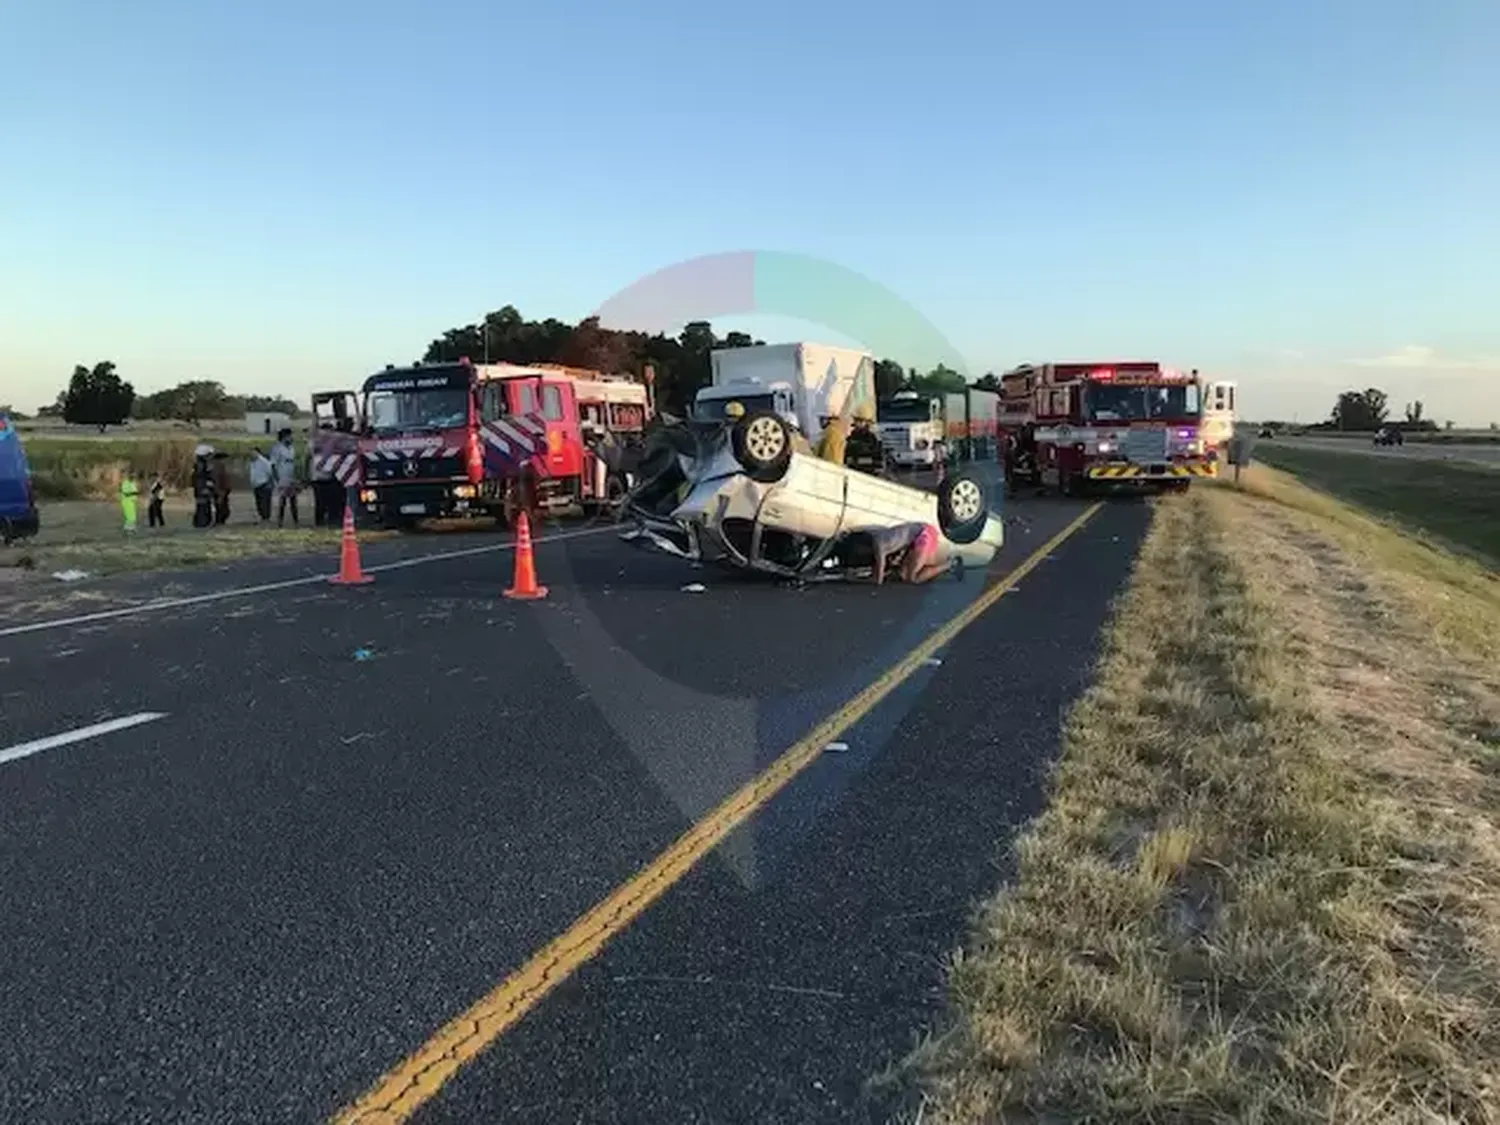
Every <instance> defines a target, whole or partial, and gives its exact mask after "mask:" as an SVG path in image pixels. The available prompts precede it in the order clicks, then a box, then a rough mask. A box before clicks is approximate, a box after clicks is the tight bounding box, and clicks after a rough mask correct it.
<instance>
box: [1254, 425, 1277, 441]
mask: <svg viewBox="0 0 1500 1125" xmlns="http://www.w3.org/2000/svg"><path fill="white" fill-rule="evenodd" d="M1256 436H1257V437H1263V438H1273V437H1275V436H1276V430H1275V428H1274V427H1272V426H1262V427H1261V428H1260V430H1259V431H1258V432H1257V433H1256Z"/></svg>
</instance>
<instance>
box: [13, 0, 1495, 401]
mask: <svg viewBox="0 0 1500 1125" xmlns="http://www.w3.org/2000/svg"><path fill="white" fill-rule="evenodd" d="M1497 52H1500V4H1495V3H1494V2H1493V0H1427V2H1425V3H1419V2H1416V0H1413V2H1411V3H1395V2H1391V0H1365V2H1363V3H1355V2H1352V0H1303V2H1302V3H1291V2H1286V0H1264V2H1259V3H1256V4H1243V5H1241V4H1209V3H1204V2H1203V0H1197V2H1195V3H1189V2H1185V0H1159V2H1150V0H1147V2H1145V3H1142V4H1136V5H1126V4H1119V3H1113V2H1104V0H1087V2H1072V3H1070V2H1066V0H1056V2H1054V3H1051V4H1025V5H1020V4H1013V3H1005V2H997V3H995V4H993V5H992V6H987V5H982V4H980V3H978V2H977V0H970V2H968V3H952V2H949V0H929V2H927V3H924V4H919V5H903V6H900V7H894V6H891V7H888V6H884V5H882V4H880V3H878V2H873V3H862V4H855V3H852V2H846V0H831V2H825V3H817V2H815V0H807V2H806V3H803V4H794V3H790V2H788V0H773V2H769V3H760V4H756V5H730V4H723V5H718V6H715V5H708V4H703V3H691V4H690V3H687V2H685V0H640V2H639V3H635V4H619V5H606V4H604V3H602V2H600V0H595V2H594V3H592V4H585V3H582V2H580V0H559V2H556V3H551V4H546V5H542V4H537V5H515V4H506V3H496V2H493V0H491V2H488V3H485V2H481V0H449V2H446V3H443V2H435V3H423V4H418V3H415V2H414V0H408V2H405V3H399V4H397V3H390V2H387V0H367V2H364V3H360V4H353V3H349V2H347V0H338V2H329V0H302V2H300V3H296V4H293V3H288V2H285V0H267V2H264V3H257V4H243V5H238V4H235V5H231V4H228V3H203V2H202V0H198V2H193V3H189V2H185V0H152V2H147V0H115V2H114V3H111V4H106V3H101V2H99V0H47V2H46V3H26V2H24V0H9V2H8V3H4V2H0V144H3V152H4V153H5V154H6V158H7V172H8V174H7V175H5V176H3V177H0V402H6V401H11V402H14V403H15V404H16V405H18V406H21V407H31V406H35V405H37V403H38V402H41V401H47V400H50V399H51V398H52V397H53V395H55V393H56V391H57V389H58V388H59V387H60V386H61V384H62V382H63V381H64V380H65V378H66V375H67V373H68V372H69V371H70V370H71V368H72V365H73V364H74V363H78V362H93V361H95V360H97V359H103V358H110V359H114V360H115V361H116V362H117V363H118V364H119V366H120V368H121V370H122V372H123V373H124V374H125V375H126V377H128V378H130V379H131V380H132V381H133V382H134V383H135V384H136V386H137V388H138V389H139V390H141V391H147V390H151V389H154V388H158V387H160V386H163V385H170V384H171V383H174V382H177V381H179V380H181V379H185V378H195V377H212V378H219V379H221V380H222V381H224V382H225V383H226V384H227V385H228V386H230V387H231V388H232V389H235V390H240V391H251V390H264V391H267V392H270V391H279V392H284V393H291V394H296V395H298V396H299V397H300V396H302V395H303V394H305V392H306V391H308V390H309V389H310V388H312V387H314V386H344V385H350V384H351V383H352V382H354V381H355V380H357V379H358V378H360V377H362V376H363V375H364V374H365V373H367V372H368V371H369V370H370V369H372V368H374V367H376V366H379V365H382V364H384V363H386V362H390V361H400V360H405V359H410V358H413V357H415V356H417V355H419V354H420V352H421V351H422V349H423V348H424V347H425V345H426V343H427V341H428V340H429V339H430V338H432V337H433V336H435V335H437V334H438V333H439V332H441V331H442V330H443V329H445V328H447V327H450V326H453V325H456V324H460V323H464V322H466V321H471V320H473V319H475V318H476V317H477V316H478V314H479V313H480V312H481V311H482V310H484V309H487V308H495V307H498V306H500V305H502V304H505V303H513V304H515V305H517V306H518V307H519V308H520V309H521V310H522V312H523V313H525V314H527V315H528V316H546V315H556V316H559V317H563V318H566V319H576V318H578V317H580V316H583V315H586V314H587V313H588V312H589V311H591V310H592V309H593V308H595V307H597V306H599V305H601V304H603V303H604V302H605V301H606V300H607V299H608V298H609V297H610V296H611V294H613V293H616V292H618V291H619V290H621V289H622V288H624V287H626V286H628V285H630V284H631V283H632V282H634V281H635V280H637V279H638V278H640V277H641V276H643V275H646V274H649V273H651V272H653V271H655V270H657V269H660V268H662V267H664V266H667V265H670V264H672V263H674V262H678V261H682V260H684V259H690V258H693V257H695V256H698V255H702V254H711V253H717V252H721V251H726V250H756V249H773V250H785V251H795V252H800V253H805V254H811V255H816V256H819V257H822V258H826V259H829V260H831V261H834V262H837V263H839V264H841V265H843V266H846V267H848V268H850V269H853V270H856V271H859V272H860V273H862V274H865V275H867V276H869V277H871V278H873V279H875V280H877V281H879V282H881V283H882V284H884V285H886V286H888V287H889V288H891V289H893V290H895V291H896V292H897V293H898V294H900V295H901V297H903V298H904V299H905V300H907V301H908V302H910V303H911V304H912V305H914V306H915V307H916V308H918V309H919V310H920V311H921V312H922V313H923V314H924V315H925V316H926V317H927V318H928V319H930V320H931V321H933V322H934V323H935V324H936V325H938V326H939V328H940V329H941V330H942V331H943V333H944V334H945V335H946V336H947V337H948V338H949V339H950V340H951V341H952V343H953V345H954V346H955V347H956V348H957V349H958V350H959V352H960V353H961V354H962V355H963V356H964V357H965V358H966V359H967V361H968V364H969V366H970V368H971V369H972V370H975V371H983V370H986V369H996V368H1001V367H1004V366H1008V365H1011V364H1014V363H1018V362H1022V361H1040V360H1045V359H1053V358H1115V357H1123V356H1126V355H1129V356H1141V357H1155V358H1161V359H1163V360H1165V361H1168V362H1172V363H1175V364H1180V365H1183V366H1198V367H1200V368H1202V369H1204V370H1205V371H1211V372H1213V373H1215V374H1222V375H1224V376H1227V377H1233V378H1238V379H1239V380H1240V381H1241V383H1242V385H1243V386H1244V388H1245V390H1244V392H1243V394H1242V400H1243V402H1244V406H1245V408H1246V409H1247V410H1248V412H1249V413H1251V414H1252V415H1256V416H1265V415H1281V416H1289V415H1292V414H1294V413H1295V414H1298V415H1300V416H1301V417H1302V418H1303V419H1309V418H1311V417H1313V416H1315V415H1316V416H1320V415H1322V414H1324V413H1325V412H1326V411H1327V409H1328V407H1329V405H1331V402H1332V398H1333V394H1334V392H1335V391H1336V390H1337V389H1339V388H1340V387H1343V386H1349V385H1361V386H1363V385H1367V384H1369V383H1371V382H1373V383H1375V384H1376V385H1380V386H1383V387H1385V388H1386V389H1387V390H1389V391H1390V392H1391V394H1392V397H1393V398H1395V399H1397V400H1402V401H1404V400H1405V399H1407V398H1411V397H1421V398H1423V399H1424V400H1425V401H1426V403H1427V406H1428V414H1429V415H1432V416H1438V417H1452V418H1455V419H1457V420H1458V421H1459V423H1460V424H1484V423H1487V422H1489V421H1490V420H1492V419H1494V420H1500V317H1497V316H1496V315H1495V310H1496V307H1497V304H1500V267H1497V264H1496V263H1497V262H1500V217H1497V216H1500V202H1497V201H1500V175H1497V173H1500V140H1497V138H1500V127H1497V126H1496V124H1495V122H1496V117H1495V114H1496V110H1497V107H1500V67H1497V66H1496V56H1497ZM719 325H720V327H721V329H728V328H730V327H737V326H740V327H748V328H751V329H752V330H756V331H759V332H760V334H761V335H763V336H764V335H769V336H772V337H777V338H801V337H806V338H813V339H821V338H825V337H826V338H829V339H830V340H837V339H838V336H839V334H837V333H831V332H824V331H819V329H818V327H817V326H808V325H804V324H800V323H798V322H795V321H787V320H783V319H781V318H766V317H740V318H737V319H735V320H725V321H721V322H719ZM901 358H904V359H907V360H908V361H910V362H917V363H921V362H923V361H924V358H925V357H922V356H911V357H901ZM1356 361H1368V362H1370V363H1374V364H1375V366H1367V367H1362V366H1359V365H1358V364H1357V363H1356Z"/></svg>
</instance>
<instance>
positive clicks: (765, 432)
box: [730, 410, 792, 484]
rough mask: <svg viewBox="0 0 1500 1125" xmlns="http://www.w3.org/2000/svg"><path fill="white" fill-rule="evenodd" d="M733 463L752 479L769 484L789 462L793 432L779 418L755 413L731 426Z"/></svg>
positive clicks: (770, 412) (762, 411) (784, 421)
mask: <svg viewBox="0 0 1500 1125" xmlns="http://www.w3.org/2000/svg"><path fill="white" fill-rule="evenodd" d="M730 441H731V443H732V444H733V447H734V457H735V460H736V461H738V462H739V463H740V466H741V467H742V468H743V469H744V470H745V475H746V476H748V477H749V478H750V479H751V480H755V481H760V482H761V483H762V484H771V483H772V482H774V481H778V480H780V479H781V478H782V477H783V476H785V475H786V470H787V466H788V465H790V464H791V463H792V431H791V427H789V426H788V425H787V424H786V420H785V419H783V418H782V417H781V415H779V414H776V413H775V412H773V411H770V410H755V411H752V412H750V413H749V414H746V415H745V416H744V417H743V418H741V419H740V420H739V421H738V422H736V423H735V424H734V429H733V430H732V431H731V434H730Z"/></svg>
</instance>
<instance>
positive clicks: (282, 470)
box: [271, 427, 297, 527]
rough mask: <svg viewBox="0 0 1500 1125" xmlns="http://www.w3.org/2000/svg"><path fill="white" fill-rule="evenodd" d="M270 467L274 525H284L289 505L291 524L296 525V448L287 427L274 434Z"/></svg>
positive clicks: (289, 429)
mask: <svg viewBox="0 0 1500 1125" xmlns="http://www.w3.org/2000/svg"><path fill="white" fill-rule="evenodd" d="M271 469H272V473H273V475H274V479H275V484H276V497H277V508H276V526H277V527H285V526H286V509H287V505H289V504H290V505H291V509H292V526H293V527H296V526H297V450H296V447H295V446H294V445H293V444H292V431H291V428H290V427H288V428H286V429H284V430H282V431H281V432H280V433H279V434H277V435H276V444H275V445H273V446H272V447H271Z"/></svg>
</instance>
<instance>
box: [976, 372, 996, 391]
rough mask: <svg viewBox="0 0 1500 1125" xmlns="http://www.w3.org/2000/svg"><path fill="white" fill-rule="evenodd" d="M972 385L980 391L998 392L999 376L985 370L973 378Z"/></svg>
mask: <svg viewBox="0 0 1500 1125" xmlns="http://www.w3.org/2000/svg"><path fill="white" fill-rule="evenodd" d="M974 385H975V386H976V387H978V388H979V389H980V390H982V391H995V392H997V393H998V392H999V390H1000V376H998V375H996V374H995V373H994V372H993V371H986V372H985V373H984V374H983V375H981V376H980V377H979V378H978V379H977V380H975V382H974Z"/></svg>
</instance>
